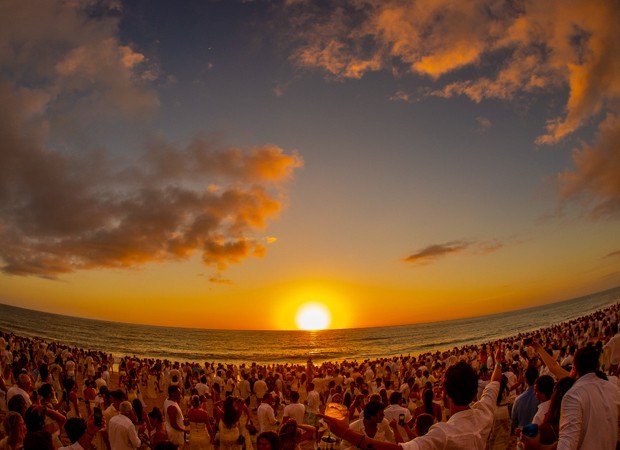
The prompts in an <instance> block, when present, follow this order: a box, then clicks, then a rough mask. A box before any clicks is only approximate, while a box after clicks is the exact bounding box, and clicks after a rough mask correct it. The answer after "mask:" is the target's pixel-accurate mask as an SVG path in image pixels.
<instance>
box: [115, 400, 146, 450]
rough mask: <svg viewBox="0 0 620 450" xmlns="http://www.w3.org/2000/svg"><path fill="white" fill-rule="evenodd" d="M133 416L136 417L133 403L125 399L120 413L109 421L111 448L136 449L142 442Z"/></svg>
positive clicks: (119, 449)
mask: <svg viewBox="0 0 620 450" xmlns="http://www.w3.org/2000/svg"><path fill="white" fill-rule="evenodd" d="M132 417H135V413H134V411H133V408H132V407H131V403H129V402H128V401H124V402H122V403H121V405H120V414H118V415H116V416H114V417H112V418H111V419H110V423H108V437H109V439H110V447H111V450H134V449H136V448H138V447H140V445H141V444H142V442H141V441H140V438H139V437H138V433H137V432H136V427H135V426H134V424H133V421H132Z"/></svg>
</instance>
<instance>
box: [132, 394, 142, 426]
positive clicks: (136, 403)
mask: <svg viewBox="0 0 620 450" xmlns="http://www.w3.org/2000/svg"><path fill="white" fill-rule="evenodd" d="M131 407H132V408H133V410H134V412H135V413H136V418H137V419H138V423H142V420H143V419H142V416H143V415H144V405H142V402H141V401H140V399H137V398H134V399H133V401H132V402H131Z"/></svg>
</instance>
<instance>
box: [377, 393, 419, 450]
mask: <svg viewBox="0 0 620 450" xmlns="http://www.w3.org/2000/svg"><path fill="white" fill-rule="evenodd" d="M402 398H403V395H402V394H401V393H400V392H399V391H396V392H392V394H390V405H389V406H388V407H387V408H385V410H384V411H383V414H384V415H385V418H386V419H387V421H388V423H389V422H391V421H392V420H395V421H396V423H397V424H398V432H399V433H400V436H401V437H402V438H403V441H404V442H406V441H408V440H409V439H411V438H412V437H413V436H411V437H410V436H409V435H408V434H407V430H405V428H404V427H403V425H404V424H406V423H409V422H411V419H412V418H413V417H412V416H411V412H410V411H409V409H408V408H404V407H403V406H401V400H402ZM401 419H402V420H401Z"/></svg>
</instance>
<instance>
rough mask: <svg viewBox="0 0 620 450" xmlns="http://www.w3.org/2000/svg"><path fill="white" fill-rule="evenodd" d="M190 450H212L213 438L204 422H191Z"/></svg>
mask: <svg viewBox="0 0 620 450" xmlns="http://www.w3.org/2000/svg"><path fill="white" fill-rule="evenodd" d="M189 448H190V450H209V449H211V437H210V436H209V432H208V431H207V427H205V424H204V423H203V422H191V421H190V422H189Z"/></svg>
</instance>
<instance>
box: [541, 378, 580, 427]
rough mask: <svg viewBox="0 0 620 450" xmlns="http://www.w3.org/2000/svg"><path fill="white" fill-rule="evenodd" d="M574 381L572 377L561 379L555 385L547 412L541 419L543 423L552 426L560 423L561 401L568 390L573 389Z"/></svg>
mask: <svg viewBox="0 0 620 450" xmlns="http://www.w3.org/2000/svg"><path fill="white" fill-rule="evenodd" d="M574 383H575V379H574V378H572V377H565V378H562V379H561V380H560V381H558V382H557V383H556V384H555V389H554V390H553V394H551V399H549V410H548V411H547V414H546V415H545V418H544V419H543V423H546V422H549V423H552V424H559V423H560V409H561V406H562V399H563V398H564V395H565V394H566V393H567V392H568V390H569V389H570V388H571V387H573V384H574Z"/></svg>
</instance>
